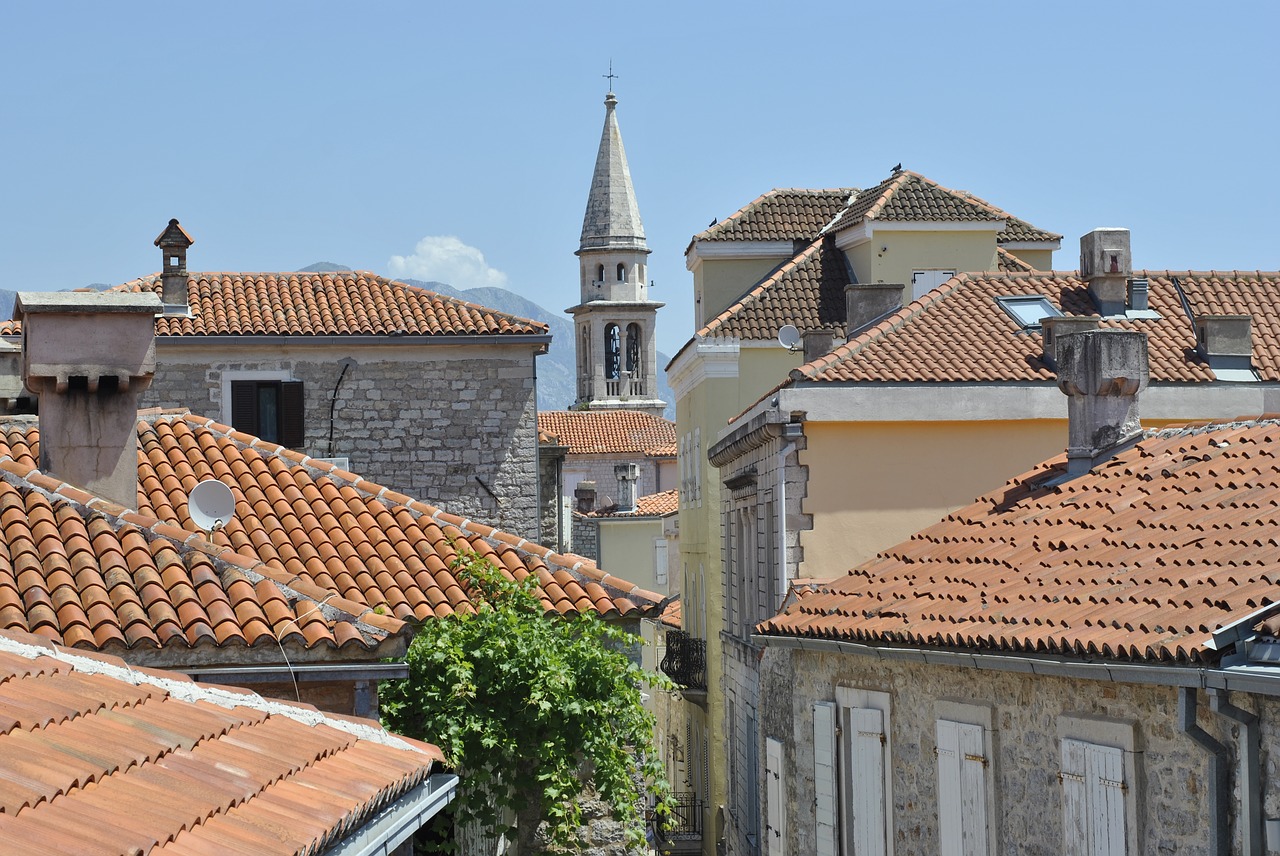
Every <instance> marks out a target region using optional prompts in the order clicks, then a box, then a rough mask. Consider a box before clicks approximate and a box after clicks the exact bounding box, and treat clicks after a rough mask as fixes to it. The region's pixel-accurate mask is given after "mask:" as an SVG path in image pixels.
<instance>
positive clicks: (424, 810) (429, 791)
mask: <svg viewBox="0 0 1280 856" xmlns="http://www.w3.org/2000/svg"><path fill="white" fill-rule="evenodd" d="M457 791H458V777H457V776H456V775H454V774H453V773H436V774H435V775H433V776H428V777H427V780H426V781H425V782H422V783H421V784H419V785H418V786H417V787H415V788H414V789H413V790H411V791H409V792H408V793H407V794H405V795H404V796H402V797H400V798H399V799H398V800H396V801H395V802H393V803H392V804H391V805H389V806H387V807H386V808H384V809H383V810H382V811H380V812H378V813H377V814H376V815H375V816H374V817H373V818H372V819H371V820H369V821H368V822H367V823H365V824H364V825H362V826H361V827H360V828H359V829H357V830H355V831H354V832H352V833H351V834H349V835H347V836H345V837H343V839H342V840H341V841H340V842H339V843H338V844H336V845H334V846H333V847H330V848H329V849H328V850H325V851H324V856H392V854H393V853H394V852H395V850H396V848H397V847H399V846H400V845H401V844H403V843H404V842H406V841H408V840H409V839H410V838H411V837H412V836H413V834H414V833H415V832H417V831H418V830H419V829H421V828H422V827H424V826H426V824H427V822H428V821H430V820H431V818H433V817H435V816H436V815H437V814H438V813H439V812H440V810H441V809H443V808H444V807H445V806H446V805H448V804H449V803H450V802H452V801H453V798H454V796H455V795H456V794H457Z"/></svg>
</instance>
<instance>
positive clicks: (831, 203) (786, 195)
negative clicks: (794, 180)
mask: <svg viewBox="0 0 1280 856" xmlns="http://www.w3.org/2000/svg"><path fill="white" fill-rule="evenodd" d="M854 193H857V188H854V187H837V188H832V189H828V190H806V189H802V188H781V189H775V190H770V191H769V192H768V193H766V194H764V195H763V196H760V197H757V198H756V199H753V200H752V201H751V202H748V203H747V204H746V205H744V206H743V207H742V208H740V209H738V210H737V211H735V212H734V213H733V214H730V215H729V216H728V217H726V218H725V219H723V220H721V221H720V222H719V223H715V224H714V225H712V226H711V227H710V228H708V229H705V230H703V231H701V232H699V233H698V234H696V235H694V236H693V240H695V241H806V242H808V241H811V240H813V239H814V238H815V237H816V236H817V235H818V233H819V232H821V231H822V228H823V227H824V226H826V225H827V224H828V223H830V222H831V221H832V219H833V218H834V217H835V216H836V215H837V214H839V213H840V212H841V211H843V210H844V209H845V206H847V205H848V204H849V197H850V196H852V195H853V194H854Z"/></svg>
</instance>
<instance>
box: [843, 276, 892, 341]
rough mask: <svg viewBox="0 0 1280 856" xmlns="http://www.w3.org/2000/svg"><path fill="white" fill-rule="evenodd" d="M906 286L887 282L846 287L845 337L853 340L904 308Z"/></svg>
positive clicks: (853, 284)
mask: <svg viewBox="0 0 1280 856" xmlns="http://www.w3.org/2000/svg"><path fill="white" fill-rule="evenodd" d="M906 288H907V287H906V286H905V285H902V284H899V283H886V282H867V283H862V282H852V283H849V284H848V285H846V286H845V287H844V304H845V337H846V339H852V338H853V337H854V336H856V335H858V333H860V332H862V330H863V329H864V328H866V327H868V326H869V325H871V324H872V323H873V322H876V321H879V320H880V319H882V318H885V317H887V316H889V315H892V314H893V313H895V312H897V311H898V310H899V309H901V308H902V295H903V294H904V293H905V292H906Z"/></svg>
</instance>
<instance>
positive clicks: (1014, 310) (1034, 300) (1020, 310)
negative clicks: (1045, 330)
mask: <svg viewBox="0 0 1280 856" xmlns="http://www.w3.org/2000/svg"><path fill="white" fill-rule="evenodd" d="M996 303H999V304H1000V308H1001V309H1003V310H1004V311H1005V312H1007V313H1009V317H1010V318H1012V319H1013V320H1014V321H1017V322H1018V325H1019V326H1020V327H1022V329H1023V330H1039V329H1040V319H1042V318H1059V317H1061V316H1062V311H1061V310H1059V309H1058V307H1056V306H1054V305H1053V304H1052V303H1050V302H1049V298H1047V297H1045V296H1044V295H1042V294H1036V295H1031V296H1028V297H1022V296H1018V297H1013V296H1005V297H997V298H996Z"/></svg>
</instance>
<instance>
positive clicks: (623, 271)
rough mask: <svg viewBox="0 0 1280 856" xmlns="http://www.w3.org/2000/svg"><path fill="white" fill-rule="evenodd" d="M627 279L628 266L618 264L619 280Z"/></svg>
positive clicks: (624, 280)
mask: <svg viewBox="0 0 1280 856" xmlns="http://www.w3.org/2000/svg"><path fill="white" fill-rule="evenodd" d="M626 281H627V266H626V265H624V264H621V263H619V265H618V282H626Z"/></svg>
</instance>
